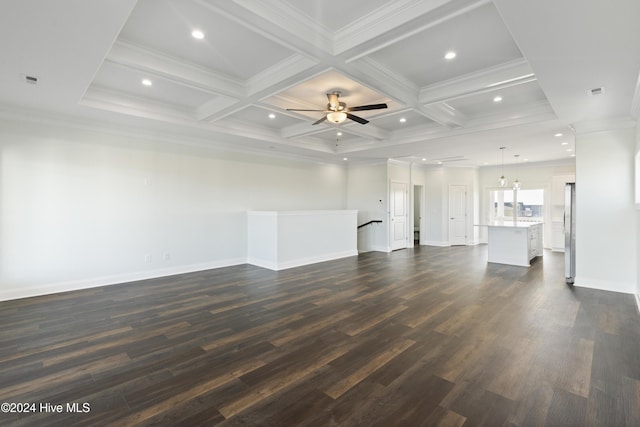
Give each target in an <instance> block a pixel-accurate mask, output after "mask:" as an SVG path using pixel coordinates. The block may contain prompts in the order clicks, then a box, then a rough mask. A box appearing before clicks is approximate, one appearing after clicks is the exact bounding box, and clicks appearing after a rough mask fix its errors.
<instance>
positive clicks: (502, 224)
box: [477, 221, 542, 228]
mask: <svg viewBox="0 0 640 427" xmlns="http://www.w3.org/2000/svg"><path fill="white" fill-rule="evenodd" d="M538 224H542V221H531V222H529V221H515V222H514V221H492V222H490V223H488V224H478V225H477V226H478V227H503V228H529V227H531V226H533V225H538Z"/></svg>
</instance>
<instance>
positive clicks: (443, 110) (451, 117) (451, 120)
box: [419, 102, 468, 128]
mask: <svg viewBox="0 0 640 427" xmlns="http://www.w3.org/2000/svg"><path fill="white" fill-rule="evenodd" d="M419 112H420V113H421V114H423V115H424V116H425V117H427V118H428V119H430V120H433V121H434V122H436V123H438V124H440V125H442V126H446V127H448V128H458V127H462V126H464V125H465V123H466V122H467V120H468V119H467V117H466V115H464V114H463V113H461V112H460V111H458V110H456V109H455V108H453V107H452V106H450V105H449V104H447V103H446V102H441V103H439V104H430V105H426V106H424V107H421V108H419Z"/></svg>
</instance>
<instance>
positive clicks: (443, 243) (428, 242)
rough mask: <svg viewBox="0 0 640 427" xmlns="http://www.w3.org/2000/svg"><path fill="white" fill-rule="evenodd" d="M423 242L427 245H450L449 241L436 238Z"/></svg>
mask: <svg viewBox="0 0 640 427" xmlns="http://www.w3.org/2000/svg"><path fill="white" fill-rule="evenodd" d="M422 244H423V245H426V246H439V247H446V246H449V242H441V241H436V240H427V241H425V242H424V243H422Z"/></svg>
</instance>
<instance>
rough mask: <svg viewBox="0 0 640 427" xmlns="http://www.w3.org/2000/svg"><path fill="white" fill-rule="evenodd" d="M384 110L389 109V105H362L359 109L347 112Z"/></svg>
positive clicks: (352, 108) (351, 109)
mask: <svg viewBox="0 0 640 427" xmlns="http://www.w3.org/2000/svg"><path fill="white" fill-rule="evenodd" d="M383 108H387V104H371V105H360V106H358V107H351V108H347V110H348V111H365V110H381V109H383Z"/></svg>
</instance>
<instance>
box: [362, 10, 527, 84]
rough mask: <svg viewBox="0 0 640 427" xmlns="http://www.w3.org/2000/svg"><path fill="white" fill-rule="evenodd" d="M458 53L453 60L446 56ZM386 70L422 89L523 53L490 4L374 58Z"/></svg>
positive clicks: (385, 50)
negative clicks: (449, 53)
mask: <svg viewBox="0 0 640 427" xmlns="http://www.w3.org/2000/svg"><path fill="white" fill-rule="evenodd" d="M449 51H454V52H456V54H457V56H456V57H455V58H454V59H453V60H446V59H445V58H444V55H445V54H446V53H447V52H449ZM371 57H372V58H373V59H374V60H376V61H378V62H379V63H381V64H383V65H384V66H385V67H387V68H389V69H391V70H393V71H395V72H397V73H399V74H401V75H402V76H404V77H406V78H407V79H409V80H411V81H412V82H414V83H415V84H416V85H418V86H420V87H423V86H427V85H431V84H434V83H437V82H440V81H445V80H449V79H452V78H455V77H460V76H462V75H465V74H469V73H472V72H475V71H478V70H482V69H485V68H489V67H491V66H495V65H497V64H502V63H505V62H507V61H511V60H514V59H517V58H521V57H522V54H521V53H520V50H519V49H518V46H517V45H516V43H515V42H514V41H513V39H512V37H511V35H510V33H509V31H508V30H507V28H506V27H505V25H504V23H503V22H502V20H501V19H500V16H499V15H498V12H497V11H496V9H495V7H494V6H493V5H492V4H491V3H489V4H486V5H484V6H481V7H478V8H476V9H475V10H473V11H471V12H469V13H465V14H462V15H459V16H457V17H455V18H452V19H451V20H448V21H446V22H444V23H441V24H439V25H436V26H434V27H432V28H429V29H427V30H425V31H422V32H420V33H417V34H415V35H413V36H410V37H408V38H406V39H404V40H401V41H399V42H397V43H394V44H392V45H390V46H388V47H386V48H384V49H382V50H379V51H377V52H375V53H373V54H372V55H371Z"/></svg>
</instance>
